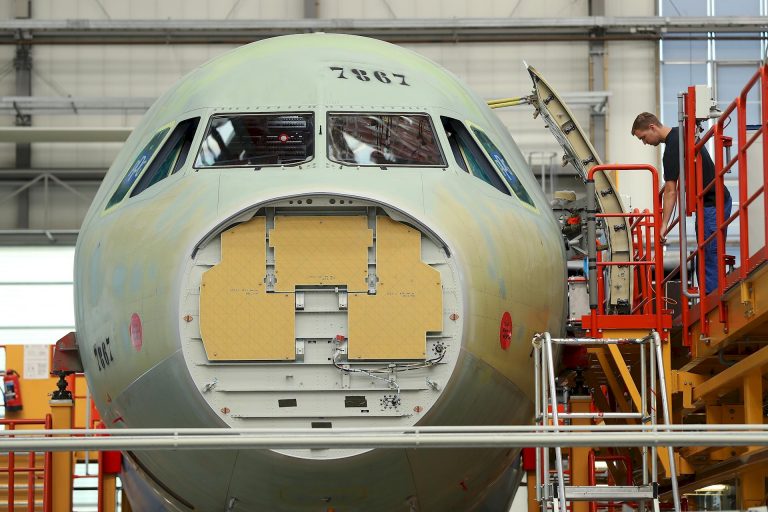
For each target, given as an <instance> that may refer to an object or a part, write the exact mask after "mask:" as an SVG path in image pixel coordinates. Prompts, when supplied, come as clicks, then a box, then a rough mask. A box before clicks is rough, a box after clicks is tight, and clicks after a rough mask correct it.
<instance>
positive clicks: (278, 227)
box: [269, 215, 373, 292]
mask: <svg viewBox="0 0 768 512" xmlns="http://www.w3.org/2000/svg"><path fill="white" fill-rule="evenodd" d="M269 243H270V246H272V247H274V248H275V275H276V276H277V284H276V285H275V288H276V289H277V290H281V291H289V292H293V291H294V290H295V287H296V285H347V289H348V290H349V291H366V290H368V285H367V283H366V277H367V275H368V247H370V246H371V245H372V244H373V233H372V231H371V230H370V229H369V228H368V218H367V217H365V216H362V215H358V216H354V217H347V216H345V217H327V216H326V217H296V216H290V217H287V216H278V217H275V227H274V229H272V230H271V231H270V233H269Z"/></svg>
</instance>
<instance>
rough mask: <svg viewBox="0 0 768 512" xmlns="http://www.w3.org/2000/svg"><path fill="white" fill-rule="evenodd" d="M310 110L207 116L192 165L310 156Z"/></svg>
mask: <svg viewBox="0 0 768 512" xmlns="http://www.w3.org/2000/svg"><path fill="white" fill-rule="evenodd" d="M313 121H314V117H313V115H312V114H233V115H217V116H213V117H212V118H211V122H210V124H209V125H208V131H207V132H206V134H205V137H204V138H203V142H202V144H201V146H200V152H199V153H198V155H197V159H196V160H195V167H262V166H274V165H296V164H300V163H303V162H308V161H310V160H312V158H313V156H314V129H313V126H314V122H313Z"/></svg>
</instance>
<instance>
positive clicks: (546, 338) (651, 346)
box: [533, 331, 680, 512]
mask: <svg viewBox="0 0 768 512" xmlns="http://www.w3.org/2000/svg"><path fill="white" fill-rule="evenodd" d="M562 345H580V346H587V347H595V346H605V345H637V346H639V350H640V379H639V380H640V382H639V383H638V388H639V390H640V393H641V400H640V405H639V408H638V409H639V410H636V411H632V412H626V413H602V412H595V413H568V412H565V413H562V412H559V411H558V409H557V407H558V403H557V383H556V380H557V376H556V374H555V351H556V346H562ZM533 346H534V349H535V350H534V364H535V397H536V398H535V407H536V424H537V426H541V427H546V426H549V425H552V426H553V429H554V431H555V432H557V431H558V426H559V425H561V423H560V422H561V421H567V420H569V419H571V418H575V417H579V418H584V417H585V414H587V416H588V417H590V418H591V419H592V420H593V421H595V422H600V421H601V420H602V419H603V418H606V415H607V414H610V417H611V418H616V419H639V420H640V421H641V422H642V423H644V424H650V425H656V424H657V423H658V409H659V408H661V412H662V414H661V418H662V425H667V426H668V425H669V424H670V415H669V403H668V400H667V385H666V382H665V378H664V366H663V360H662V352H661V337H660V336H659V334H658V332H656V331H651V332H650V334H649V335H648V336H646V337H644V338H552V337H551V336H550V334H549V333H543V334H537V335H536V336H534V338H533ZM658 402H660V404H659V403H658ZM659 406H660V407H659ZM576 414H578V416H577V415H576ZM600 428H601V426H600V425H599V424H597V425H595V426H594V428H592V429H590V430H589V432H591V433H595V432H599V431H600ZM550 431H551V430H550ZM554 450H555V468H554V469H555V471H554V473H555V475H556V481H555V482H553V481H552V479H551V477H550V467H549V465H550V452H549V448H541V449H537V451H536V498H537V500H538V501H539V502H540V503H541V509H542V511H546V510H550V509H551V510H558V511H559V512H567V511H568V508H567V502H569V501H631V502H636V503H639V509H640V510H644V509H645V502H648V501H651V502H652V505H653V510H654V511H658V510H659V484H658V481H659V469H658V462H659V454H658V449H657V447H656V446H650V448H649V447H644V448H642V457H641V458H642V470H641V471H642V485H625V486H619V485H612V486H597V485H591V486H575V485H565V479H564V467H563V454H562V449H561V448H560V447H559V446H558V447H556V448H555V449H554ZM667 454H668V456H669V469H670V478H671V485H672V494H673V500H674V506H675V512H680V497H679V493H678V488H677V476H676V470H675V458H674V454H673V449H672V447H671V446H670V447H667Z"/></svg>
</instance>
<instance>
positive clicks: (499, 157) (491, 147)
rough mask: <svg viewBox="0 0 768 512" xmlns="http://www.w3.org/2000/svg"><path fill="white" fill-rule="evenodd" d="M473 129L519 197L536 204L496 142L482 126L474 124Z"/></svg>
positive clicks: (527, 202) (525, 201) (529, 203)
mask: <svg viewBox="0 0 768 512" xmlns="http://www.w3.org/2000/svg"><path fill="white" fill-rule="evenodd" d="M472 131H473V132H474V134H475V137H477V140H478V141H479V142H480V144H481V145H482V146H483V148H485V152H486V153H488V156H490V157H491V161H493V163H494V165H496V168H497V169H498V170H499V171H501V175H502V176H504V179H505V180H507V184H508V185H509V186H510V188H511V189H512V191H513V192H514V193H515V195H516V196H517V197H518V199H520V200H521V201H523V202H524V203H526V204H528V205H530V206H534V204H533V199H531V196H530V195H529V194H528V191H527V190H525V187H524V186H523V184H522V183H520V179H519V178H518V177H517V175H516V174H515V173H514V171H513V170H512V167H511V166H510V165H509V162H507V159H506V158H504V155H503V154H502V153H501V151H500V150H499V148H497V147H496V144H494V143H493V142H492V141H491V139H490V138H489V137H488V135H486V133H485V132H484V131H483V130H481V129H480V128H478V127H476V126H473V127H472ZM534 207H535V206H534Z"/></svg>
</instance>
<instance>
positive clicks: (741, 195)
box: [680, 65, 768, 346]
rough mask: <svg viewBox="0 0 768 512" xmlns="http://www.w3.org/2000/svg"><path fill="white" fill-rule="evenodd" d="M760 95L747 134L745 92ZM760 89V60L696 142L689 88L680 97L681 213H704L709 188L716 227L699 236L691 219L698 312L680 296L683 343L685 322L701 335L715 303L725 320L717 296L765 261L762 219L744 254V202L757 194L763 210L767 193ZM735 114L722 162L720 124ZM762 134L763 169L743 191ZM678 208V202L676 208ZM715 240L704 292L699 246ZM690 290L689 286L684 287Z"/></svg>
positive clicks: (764, 104) (766, 70) (767, 80)
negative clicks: (712, 276) (728, 262)
mask: <svg viewBox="0 0 768 512" xmlns="http://www.w3.org/2000/svg"><path fill="white" fill-rule="evenodd" d="M758 84H759V91H758V92H759V94H760V102H761V109H760V116H761V123H760V125H759V128H758V129H757V130H756V132H755V133H754V134H753V135H751V136H750V137H749V138H747V97H748V95H749V93H750V92H751V91H752V90H753V88H755V87H756V86H758ZM766 94H768V66H767V65H763V66H761V67H760V69H759V70H758V71H757V72H756V73H755V74H754V75H753V76H752V78H750V80H749V81H748V82H747V84H746V85H745V86H744V88H743V89H742V90H741V92H740V93H739V95H738V96H737V97H736V99H735V100H734V101H733V102H731V104H730V105H728V107H726V108H725V110H724V111H723V113H722V114H721V115H720V117H719V118H718V119H717V120H716V121H715V123H714V124H713V126H712V127H711V128H710V129H709V130H708V131H707V132H706V133H705V134H704V135H703V136H702V137H701V138H700V139H699V140H698V141H697V140H696V123H695V114H694V112H695V109H696V98H695V93H694V88H693V87H689V88H688V92H687V93H685V94H684V96H685V113H686V116H685V125H684V127H685V129H684V135H685V153H684V160H685V168H684V169H683V172H685V176H686V180H690V181H688V183H692V184H693V186H692V187H689V190H692V191H693V193H691V194H688V195H687V198H686V204H685V213H686V215H687V216H690V215H692V214H693V213H694V212H695V213H696V216H697V218H702V217H703V215H704V196H705V195H706V194H707V193H709V192H710V191H711V190H712V189H714V191H715V212H716V217H717V220H716V230H715V232H714V233H713V234H712V235H710V236H709V237H707V238H706V239H705V238H704V223H703V221H702V222H697V226H696V231H697V240H698V243H697V245H696V249H695V251H693V253H692V254H690V255H685V256H686V260H685V261H686V262H691V261H692V260H693V258H694V257H695V258H696V261H697V274H698V284H699V287H698V288H699V302H698V304H697V305H696V306H695V307H696V310H697V312H698V315H697V318H693V317H692V314H691V306H690V305H689V304H688V301H686V300H683V301H682V303H683V304H682V309H681V317H682V323H683V326H684V329H683V335H684V338H683V343H684V344H685V345H687V346H690V345H691V344H692V340H691V339H690V333H691V330H690V327H691V326H692V325H693V324H694V323H695V322H696V321H699V322H700V323H701V325H700V332H701V334H702V335H703V336H708V335H709V333H710V325H709V323H708V322H707V321H706V316H707V314H708V313H709V312H710V311H712V310H713V309H715V308H719V320H720V322H722V323H725V324H727V314H726V311H725V306H724V303H723V296H724V295H725V292H726V291H727V290H728V289H730V288H731V287H732V286H733V285H735V284H736V283H738V282H740V281H743V280H744V279H746V278H747V277H748V275H749V273H750V272H751V271H752V270H753V269H754V268H756V267H757V266H758V265H759V264H760V263H762V262H763V261H765V260H766V256H768V251H766V247H765V241H768V223H766V224H765V228H766V230H765V233H764V236H765V238H764V243H763V246H762V247H760V248H757V250H756V251H754V254H750V239H749V212H748V209H749V206H750V205H752V204H753V203H754V202H755V201H756V200H757V199H758V198H759V197H760V195H761V194H762V196H763V208H764V210H763V214H764V215H765V214H766V213H768V194H766V193H765V183H766V182H768V140H766V135H765V134H766V133H768V101H767V100H766ZM734 113H735V115H736V126H737V140H738V145H737V149H736V154H735V155H734V156H733V157H732V158H731V159H730V160H728V161H727V162H726V161H725V159H724V157H723V152H724V148H725V147H726V146H730V140H731V139H730V137H727V136H726V135H724V132H725V127H726V126H727V124H728V123H730V122H731V121H732V114H734ZM760 138H762V142H763V144H762V146H763V151H762V153H763V154H762V157H763V173H762V183H758V184H757V185H759V186H757V187H754V189H755V190H754V192H752V193H750V192H749V178H748V169H747V150H748V149H749V148H750V147H751V146H752V145H753V144H754V143H755V142H756V141H757V140H758V139H760ZM710 140H712V141H713V143H714V155H713V157H714V158H713V162H714V164H715V176H714V179H713V180H712V182H711V183H709V184H708V185H707V186H706V187H704V186H703V176H702V173H703V171H702V159H701V151H702V150H703V149H704V147H705V144H706V143H707V142H709V141H710ZM734 166H737V167H738V172H739V176H738V178H739V179H738V203H739V205H738V208H737V209H736V210H735V211H733V212H732V213H731V215H730V216H728V218H724V217H725V174H726V173H728V172H730V171H731V170H732V169H733V168H734ZM680 210H681V212H682V206H681V208H680ZM736 219H738V220H739V248H740V251H739V252H740V254H739V272H738V274H735V275H733V276H731V277H728V276H727V275H726V274H725V265H724V264H723V262H724V257H725V255H726V244H725V242H726V239H725V232H726V230H727V228H728V226H729V225H731V224H732V223H733V222H734V221H735V220H736ZM713 241H714V242H715V243H716V254H717V260H716V261H717V262H718V268H717V277H718V279H717V289H716V290H713V291H712V292H711V293H710V294H707V289H706V270H707V264H706V258H705V247H706V246H707V244H709V243H710V242H713ZM681 286H685V287H686V289H688V288H687V287H688V283H681ZM689 291H690V289H689Z"/></svg>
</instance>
